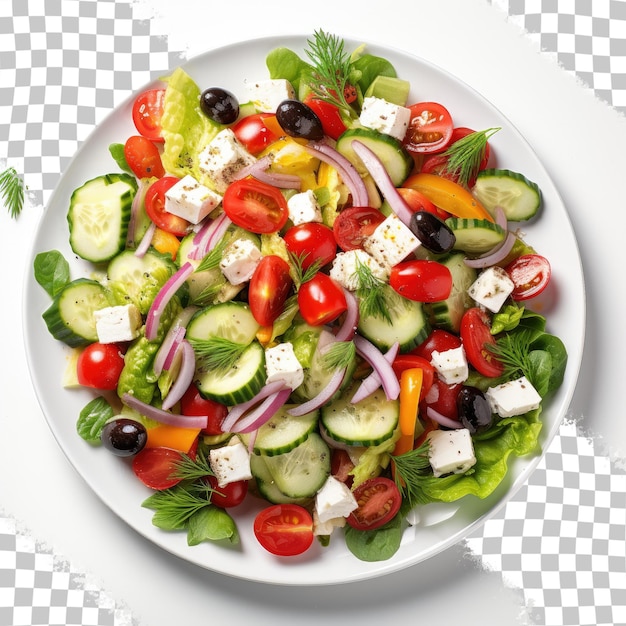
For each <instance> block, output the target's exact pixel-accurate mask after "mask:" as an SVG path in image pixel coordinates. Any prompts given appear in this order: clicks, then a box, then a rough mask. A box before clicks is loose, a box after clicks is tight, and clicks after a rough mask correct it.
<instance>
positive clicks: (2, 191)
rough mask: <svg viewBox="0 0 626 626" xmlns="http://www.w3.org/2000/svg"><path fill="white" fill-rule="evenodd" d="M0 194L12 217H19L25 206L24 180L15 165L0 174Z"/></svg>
mask: <svg viewBox="0 0 626 626" xmlns="http://www.w3.org/2000/svg"><path fill="white" fill-rule="evenodd" d="M0 195H2V199H3V201H4V203H5V204H6V205H7V209H8V210H9V214H10V215H11V217H12V218H14V219H17V217H18V216H19V215H20V213H21V212H22V209H23V208H24V180H23V179H22V177H21V176H20V175H19V174H18V173H17V171H16V169H15V168H14V167H7V169H5V170H4V172H2V173H1V174H0Z"/></svg>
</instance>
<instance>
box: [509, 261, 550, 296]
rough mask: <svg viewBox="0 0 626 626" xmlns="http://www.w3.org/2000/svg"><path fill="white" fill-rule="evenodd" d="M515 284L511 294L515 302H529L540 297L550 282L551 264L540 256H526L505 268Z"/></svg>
mask: <svg viewBox="0 0 626 626" xmlns="http://www.w3.org/2000/svg"><path fill="white" fill-rule="evenodd" d="M504 269H505V271H506V273H507V274H508V275H509V278H510V279H511V280H512V281H513V283H514V284H515V288H514V289H513V291H512V292H511V298H513V300H529V299H530V298H534V297H535V296H538V295H539V294H540V293H541V292H542V291H543V290H544V289H545V288H546V287H547V286H548V283H549V282H550V276H551V274H552V268H551V267H550V262H549V261H548V259H546V258H545V257H543V256H541V255H540V254H524V255H522V256H520V257H518V258H517V259H515V260H514V261H512V262H511V263H509V264H508V265H507V266H506V267H505V268H504Z"/></svg>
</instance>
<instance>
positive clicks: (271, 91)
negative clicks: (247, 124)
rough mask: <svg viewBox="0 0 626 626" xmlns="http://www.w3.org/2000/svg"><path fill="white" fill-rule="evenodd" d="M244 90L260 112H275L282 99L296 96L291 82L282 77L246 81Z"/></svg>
mask: <svg viewBox="0 0 626 626" xmlns="http://www.w3.org/2000/svg"><path fill="white" fill-rule="evenodd" d="M246 92H247V94H248V97H249V98H250V101H251V102H252V104H253V105H254V108H255V109H256V110H257V111H258V112H260V113H276V109H277V108H278V105H279V104H280V103H281V102H282V101H283V100H291V99H293V98H295V97H296V92H295V90H294V88H293V87H292V85H291V83H290V82H289V81H288V80H286V79H284V78H274V79H268V80H260V81H257V82H254V83H246Z"/></svg>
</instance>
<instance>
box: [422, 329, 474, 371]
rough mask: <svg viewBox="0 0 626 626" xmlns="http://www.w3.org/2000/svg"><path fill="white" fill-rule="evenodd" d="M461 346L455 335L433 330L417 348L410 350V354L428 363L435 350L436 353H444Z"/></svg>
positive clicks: (445, 331)
mask: <svg viewBox="0 0 626 626" xmlns="http://www.w3.org/2000/svg"><path fill="white" fill-rule="evenodd" d="M461 345H462V344H461V340H460V339H459V337H457V336H456V335H454V334H452V333H449V332H448V331H447V330H442V329H441V328H435V329H434V330H432V331H431V333H430V335H428V337H426V339H425V340H424V341H423V342H422V343H420V345H419V346H416V347H415V348H413V350H411V354H416V355H417V356H421V357H422V358H423V359H424V360H426V361H428V362H429V363H430V361H431V359H432V356H433V352H434V351H435V350H437V352H445V351H446V350H452V349H454V348H458V347H459V346H461Z"/></svg>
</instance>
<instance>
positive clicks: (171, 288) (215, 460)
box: [34, 30, 567, 561]
mask: <svg viewBox="0 0 626 626" xmlns="http://www.w3.org/2000/svg"><path fill="white" fill-rule="evenodd" d="M307 45H308V48H306V49H305V50H304V53H303V54H302V55H300V54H298V53H296V52H294V51H292V50H290V49H287V48H276V49H274V50H272V51H271V52H270V53H269V54H268V56H267V59H266V63H267V68H268V70H269V77H267V76H263V77H259V76H251V77H250V78H249V82H247V83H246V84H245V85H242V88H241V93H238V94H237V95H235V94H233V93H231V92H230V91H228V90H226V89H223V88H222V87H219V86H206V85H202V86H201V85H198V84H197V83H196V82H195V81H194V79H193V78H192V77H191V76H190V75H189V74H187V73H186V72H185V71H184V70H183V69H181V68H178V69H176V70H175V71H174V72H172V74H171V75H169V76H167V77H166V78H165V79H164V81H163V84H162V85H160V86H158V87H154V88H152V89H149V90H146V91H145V92H143V93H141V94H140V95H139V96H138V97H137V98H136V100H135V102H134V106H133V108H132V119H133V122H134V126H135V127H136V131H137V132H136V134H134V135H133V136H131V137H127V138H120V139H121V140H124V143H114V144H112V145H111V146H110V152H111V155H112V157H113V159H114V161H113V162H112V167H111V172H109V173H106V174H102V175H101V176H98V177H96V178H93V179H91V180H88V181H86V182H85V183H84V184H83V185H81V186H80V187H79V188H77V189H76V190H75V191H74V192H73V194H72V196H71V199H70V203H69V207H68V212H67V220H68V226H69V242H70V245H71V249H72V251H73V253H74V254H75V255H77V256H78V257H80V258H82V259H84V260H86V261H88V262H91V264H92V271H91V272H90V273H89V276H76V277H74V276H71V269H70V265H69V262H68V261H67V259H65V258H64V256H63V255H62V254H61V253H60V252H59V251H57V250H49V251H46V252H40V253H39V254H37V256H36V258H35V266H34V272H35V277H36V279H37V281H38V282H39V284H40V285H41V286H42V287H43V288H45V289H46V291H47V292H48V294H49V295H50V297H51V303H50V305H49V307H48V308H47V310H46V311H45V312H44V313H43V318H44V320H45V323H46V324H47V327H48V329H49V331H50V333H51V334H52V335H53V336H54V338H55V339H57V340H59V341H61V342H64V343H65V344H66V345H67V346H69V348H71V353H72V356H73V358H72V360H71V363H70V365H69V366H68V369H67V370H66V372H65V374H64V379H63V385H64V386H65V387H67V388H73V387H78V388H85V387H86V388H90V389H93V390H94V397H93V399H92V400H91V401H89V402H88V404H87V405H86V406H85V407H84V408H83V410H82V411H81V413H80V415H79V416H77V430H78V434H79V435H80V436H81V437H82V438H83V439H84V440H85V441H86V442H88V443H90V444H93V445H94V446H100V447H103V448H105V449H107V450H109V451H110V452H112V453H113V454H115V455H117V456H119V457H121V459H122V460H120V462H125V463H128V466H129V473H134V474H135V475H136V477H137V478H138V479H139V480H141V481H142V482H143V483H144V484H145V485H146V486H147V487H148V488H149V489H151V490H152V491H150V495H149V497H147V498H146V500H145V501H144V502H143V506H144V507H146V508H149V509H152V511H153V518H152V519H153V523H154V524H155V525H156V526H158V527H160V528H162V529H164V530H180V531H184V532H186V533H187V541H188V543H189V545H195V544H198V543H200V542H204V541H217V542H222V543H226V544H228V543H237V542H239V541H240V537H239V532H238V528H237V507H238V506H239V505H241V504H242V503H244V501H248V502H249V501H250V499H255V500H256V501H257V502H258V503H262V502H263V503H264V504H265V506H263V507H261V508H260V513H259V514H258V515H257V517H256V519H255V521H254V534H255V536H256V538H257V539H258V541H259V543H260V544H261V545H262V546H263V547H264V548H265V549H267V550H268V551H270V552H271V553H273V554H277V555H282V556H289V555H295V554H300V553H302V552H304V551H305V550H307V549H308V548H309V547H310V546H311V545H312V543H313V542H314V541H315V539H316V538H317V540H318V541H320V542H321V543H322V544H323V545H327V544H328V543H330V542H331V541H336V540H338V539H336V536H337V535H343V536H344V537H345V541H346V545H347V546H348V547H349V549H350V550H351V551H352V552H353V553H354V554H355V555H356V557H358V558H359V559H362V560H367V561H377V560H384V559H387V558H390V557H391V556H393V554H394V553H395V552H396V551H397V550H398V548H399V546H400V541H401V536H402V533H403V530H404V528H405V527H406V526H407V524H408V523H409V522H408V521H407V520H408V519H410V516H408V514H409V512H410V511H411V510H412V509H414V508H415V507H419V506H421V505H424V504H428V503H430V502H435V501H443V502H451V501H455V500H458V499H460V498H463V497H464V496H468V495H471V496H476V497H479V498H485V497H487V496H488V495H489V494H491V493H492V492H493V491H494V489H495V488H496V487H497V486H498V485H499V484H500V483H501V481H502V480H503V478H504V476H505V474H506V472H507V463H508V460H509V457H510V455H514V456H522V455H531V454H536V453H537V452H538V451H539V433H540V431H541V428H542V423H541V410H542V403H543V401H544V400H545V398H546V397H548V396H549V395H550V394H552V393H553V392H554V391H555V390H556V389H557V388H558V387H559V385H560V384H561V383H562V381H563V377H564V371H565V367H566V362H567V352H566V349H565V347H564V345H563V343H562V341H561V340H560V339H558V338H557V337H556V336H554V335H552V334H550V333H549V332H548V331H547V330H546V319H545V318H544V317H543V316H542V315H541V314H540V313H538V312H536V311H533V310H532V309H531V308H529V307H528V306H527V305H528V304H529V303H530V304H532V299H533V298H535V297H537V296H538V295H539V294H540V293H542V291H543V290H544V289H545V287H546V285H548V284H549V282H550V263H549V261H548V260H547V259H545V258H544V257H543V256H541V255H540V254H539V253H538V252H536V251H535V250H534V249H533V248H532V247H531V245H530V243H528V242H526V241H524V239H523V237H524V235H523V233H522V232H521V230H520V228H521V225H522V224H523V222H525V221H527V220H531V219H539V218H540V215H541V209H542V199H541V191H540V189H539V188H538V186H537V185H536V184H535V183H534V182H532V181H530V180H528V179H527V178H526V177H525V176H524V175H523V174H522V173H519V172H516V171H514V170H509V169H503V168H498V167H495V166H494V164H495V163H496V161H497V154H495V150H493V148H492V144H491V142H490V140H491V138H492V137H493V136H494V135H495V134H496V133H498V132H504V131H502V130H501V129H500V128H487V129H478V130H474V129H470V128H465V127H458V126H456V125H455V123H454V121H453V116H452V115H451V114H450V112H449V110H448V109H447V108H446V106H447V105H450V104H451V103H439V102H429V101H427V100H424V101H419V102H414V101H409V98H410V97H411V90H410V85H409V83H408V82H407V80H406V79H405V78H402V77H398V76H397V75H396V71H395V69H394V67H393V66H392V65H391V63H390V62H389V61H387V60H386V59H384V58H381V57H378V56H374V55H372V54H369V53H368V52H367V49H366V48H365V47H364V46H362V47H359V48H358V49H356V50H354V51H352V52H348V51H347V50H346V49H345V44H344V41H343V40H342V39H340V38H338V37H336V36H334V35H331V34H328V33H325V32H324V31H322V30H319V31H316V32H315V33H314V36H313V37H311V39H310V40H309V41H308V42H307ZM423 96H424V97H425V98H427V97H428V94H423ZM115 164H116V165H117V167H114V165H115ZM503 165H506V166H507V167H508V166H509V164H508V163H507V164H503ZM510 166H511V167H514V164H513V163H511V164H510ZM535 308H536V309H537V310H541V309H540V307H535Z"/></svg>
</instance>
